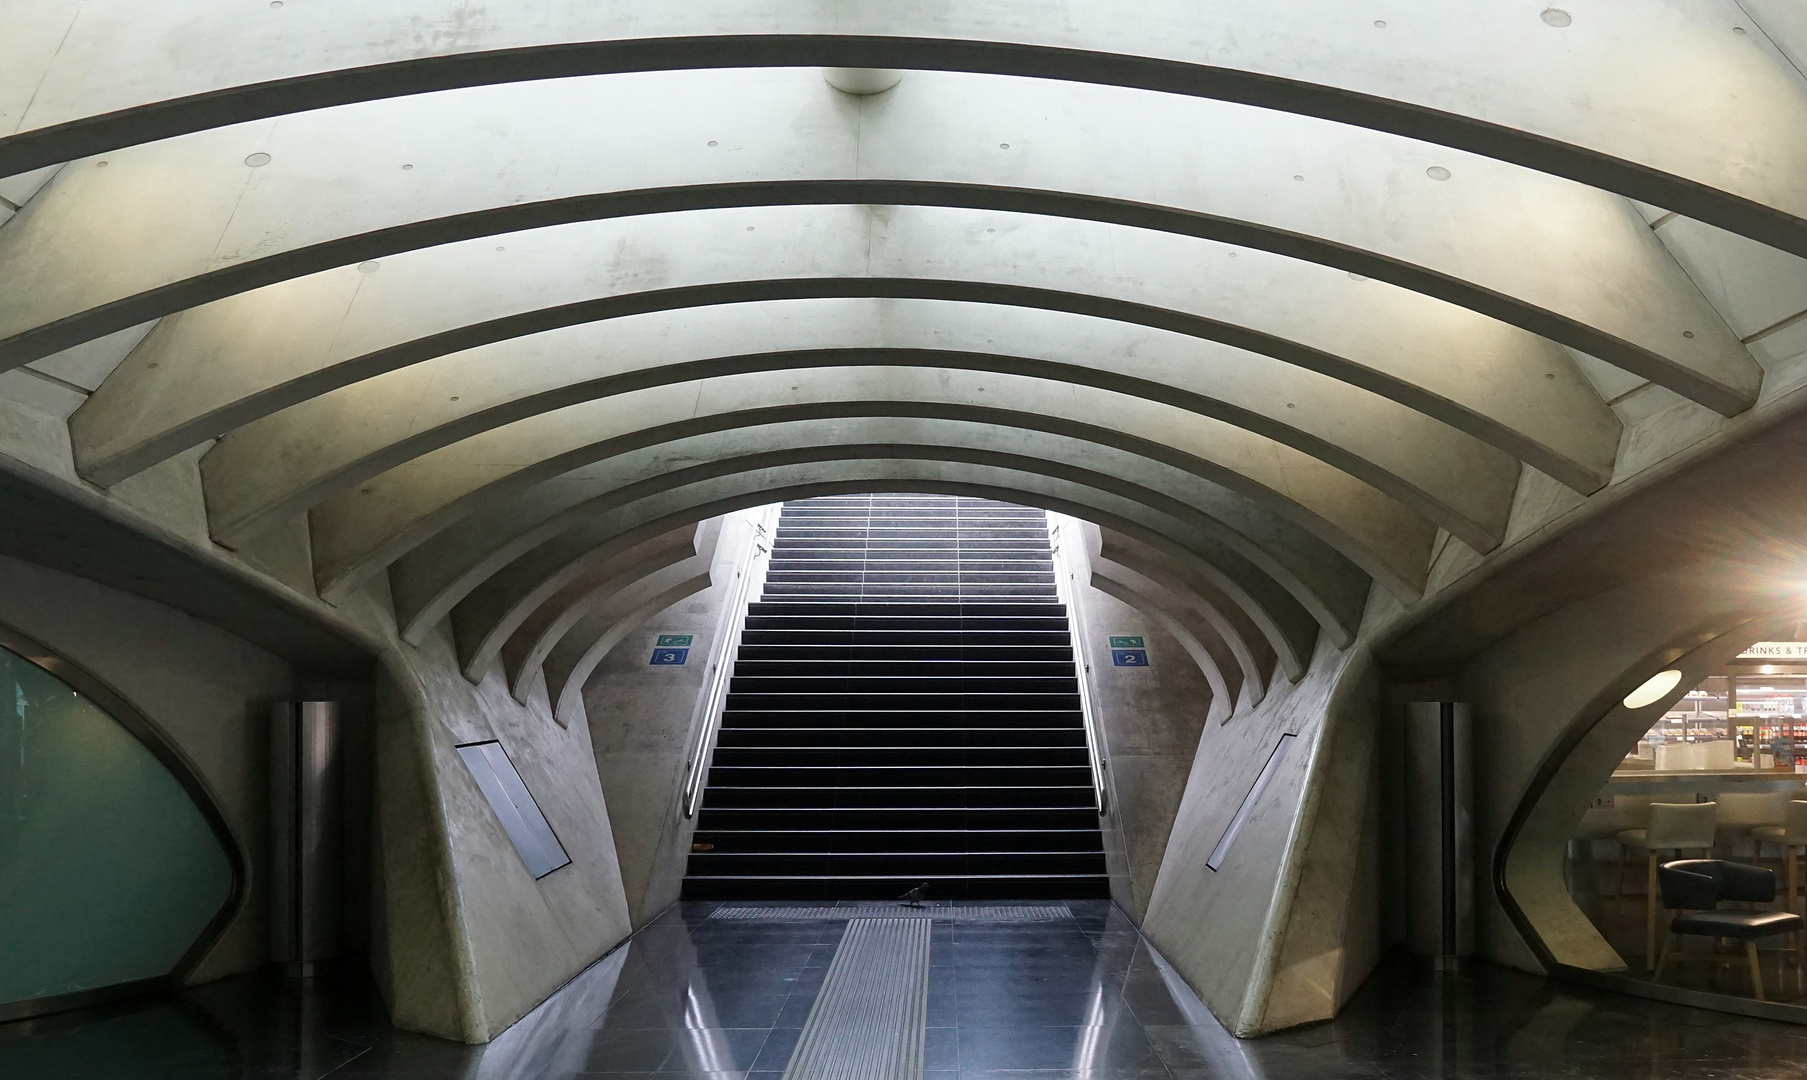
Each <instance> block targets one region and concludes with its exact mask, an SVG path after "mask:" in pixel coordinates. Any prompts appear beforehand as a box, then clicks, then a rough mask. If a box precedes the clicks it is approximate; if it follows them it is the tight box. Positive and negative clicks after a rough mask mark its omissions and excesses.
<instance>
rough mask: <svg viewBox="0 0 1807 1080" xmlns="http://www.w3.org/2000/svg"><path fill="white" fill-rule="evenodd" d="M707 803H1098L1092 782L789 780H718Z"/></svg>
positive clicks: (722, 806)
mask: <svg viewBox="0 0 1807 1080" xmlns="http://www.w3.org/2000/svg"><path fill="white" fill-rule="evenodd" d="M1088 780H1089V778H1088ZM703 805H704V806H705V807H708V808H710V809H718V810H728V809H755V810H792V809H807V808H811V807H821V808H827V807H836V808H838V807H846V808H848V809H858V808H862V807H899V808H911V809H920V810H930V809H968V810H976V809H985V808H988V807H1038V808H1041V807H1045V808H1052V807H1060V808H1066V809H1078V808H1080V807H1085V808H1088V809H1093V808H1096V806H1097V802H1096V800H1095V798H1094V793H1093V790H1092V785H1091V784H1090V783H1089V782H1088V783H1086V784H1083V785H1080V784H1074V785H1070V786H1062V787H1056V786H1049V785H1040V786H1034V787H1008V786H1001V785H1000V786H994V787H952V786H945V787H917V786H910V787H799V786H795V785H790V784H785V785H780V786H776V787H727V786H713V785H712V786H710V787H709V788H708V789H707V790H706V791H705V792H704V793H703Z"/></svg>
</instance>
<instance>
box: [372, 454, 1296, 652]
mask: <svg viewBox="0 0 1807 1080" xmlns="http://www.w3.org/2000/svg"><path fill="white" fill-rule="evenodd" d="M883 450H884V447H882V446H875V447H871V448H869V452H870V453H871V454H879V453H881V452H883ZM766 460H767V466H766V467H767V468H772V467H775V466H773V465H772V464H771V462H772V461H775V460H776V458H775V457H774V458H768V459H766ZM741 464H742V465H743V466H745V465H749V464H751V463H750V462H742V463H741ZM768 475H770V474H768ZM792 479H793V478H791V477H786V478H785V480H784V482H785V483H791V482H792ZM608 483H609V480H608V478H607V477H606V476H605V477H601V478H597V477H594V476H592V475H590V470H586V469H579V470H575V471H573V472H572V473H569V474H566V475H564V476H559V477H553V478H551V479H548V480H545V481H542V482H540V483H538V484H536V485H534V486H533V487H530V488H528V489H527V490H526V491H523V492H520V493H518V494H516V495H514V496H512V497H510V498H506V499H503V500H500V501H499V502H498V503H496V504H494V505H492V506H489V507H486V508H484V509H482V510H478V511H476V512H473V513H472V514H470V515H468V516H466V517H464V518H463V519H461V520H459V521H457V522H455V523H453V524H451V525H449V526H447V527H445V528H444V529H443V530H441V531H439V532H437V533H436V534H434V535H432V536H431V537H429V538H427V539H425V540H423V541H421V542H420V543H419V544H418V545H417V546H415V547H413V548H412V549H410V550H407V551H405V552H403V553H402V554H400V555H399V556H397V557H396V558H395V559H394V561H393V562H392V563H390V564H389V565H388V580H389V588H390V593H391V595H392V596H393V597H394V602H395V607H396V615H397V622H398V624H399V625H400V626H401V628H402V635H403V638H404V640H407V641H410V642H413V643H416V644H418V643H419V642H420V641H422V640H423V639H424V638H425V637H426V635H427V634H428V633H429V632H430V631H431V630H432V628H433V627H434V626H436V625H437V624H439V623H440V622H441V621H443V620H444V619H445V618H446V617H447V615H448V613H449V612H450V611H451V609H452V608H453V606H454V605H456V604H457V603H459V602H460V601H462V600H463V599H464V597H466V596H468V595H469V594H470V592H471V590H472V589H474V588H476V587H477V586H478V585H479V584H481V583H482V582H483V581H485V580H487V579H488V578H489V577H490V576H491V575H493V574H495V573H496V572H497V571H498V570H499V569H500V568H502V567H504V566H506V565H508V564H509V563H510V562H512V561H513V560H515V559H517V558H520V557H521V556H522V555H524V554H525V553H527V552H529V551H532V550H533V549H534V548H536V547H537V546H538V545H540V544H542V543H545V542H547V541H548V540H550V539H551V538H553V537H556V536H559V535H561V534H562V533H564V532H566V531H567V530H570V529H574V528H579V527H583V526H584V525H585V523H586V522H588V521H589V520H590V519H591V518H593V517H596V516H598V515H611V516H612V517H613V519H614V520H615V522H616V524H617V527H618V528H619V530H620V531H619V532H618V533H616V534H615V535H614V536H613V537H612V538H608V539H603V540H602V541H601V543H600V544H599V545H598V547H597V548H596V549H594V550H596V551H597V552H598V554H597V557H598V558H599V559H600V558H607V557H609V555H610V554H611V553H612V552H616V551H620V550H624V549H625V548H626V547H629V546H631V545H632V544H634V543H637V542H640V541H641V540H644V539H646V538H649V537H651V536H654V535H657V534H658V533H660V532H661V531H664V530H669V529H672V528H675V527H681V526H683V525H685V524H688V523H690V522H693V521H696V520H700V519H702V518H705V517H708V516H710V515H712V514H725V513H731V512H733V511H735V510H740V509H745V508H746V507H748V506H754V505H759V504H761V503H765V502H770V501H773V500H778V499H784V498H802V497H806V495H805V494H800V493H805V492H807V493H815V494H823V493H837V492H858V491H860V490H861V489H860V488H859V487H858V485H857V483H852V484H851V486H850V485H849V484H847V483H836V484H830V485H829V486H828V488H827V489H824V490H822V491H815V490H814V489H810V488H808V487H807V486H802V487H796V486H793V487H790V488H785V489H782V490H774V491H768V492H763V493H761V492H754V493H746V492H743V491H738V490H737V491H735V492H732V493H729V494H726V495H723V494H721V493H720V492H719V490H718V488H719V484H714V485H713V486H711V484H708V483H705V484H704V485H703V486H704V487H706V488H707V489H708V490H707V491H706V492H704V493H703V494H698V491H699V490H702V489H700V488H699V487H698V485H696V484H692V485H689V486H688V487H687V488H680V489H677V490H673V491H665V492H661V493H659V494H656V495H651V496H646V497H644V498H642V497H640V494H639V492H637V491H636V490H635V489H634V488H633V486H631V485H630V486H629V487H628V488H625V489H624V488H610V487H609V486H608ZM830 489H832V490H830ZM1019 497H1020V496H1019ZM711 500H713V501H711ZM1125 528H1126V529H1127V532H1125V531H1120V530H1121V529H1125ZM1108 534H1109V535H1110V536H1111V537H1113V538H1115V539H1116V540H1117V541H1118V542H1119V543H1134V544H1136V546H1137V551H1138V552H1141V553H1144V554H1145V555H1146V557H1147V558H1148V559H1151V560H1155V561H1161V560H1165V562H1166V563H1167V564H1169V565H1171V566H1172V568H1173V573H1174V574H1175V575H1176V576H1181V577H1184V579H1185V580H1186V581H1187V583H1188V585H1189V586H1190V587H1191V588H1192V589H1193V590H1194V591H1195V592H1196V593H1197V594H1198V595H1199V596H1201V597H1203V598H1205V599H1207V601H1208V602H1209V603H1211V604H1213V605H1215V606H1216V607H1217V608H1218V610H1219V611H1220V612H1221V613H1222V616H1223V618H1224V619H1225V620H1226V621H1227V622H1228V623H1230V624H1231V625H1232V626H1233V627H1234V628H1235V632H1236V633H1238V634H1240V635H1241V636H1242V637H1243V638H1244V639H1245V640H1246V641H1247V643H1248V647H1249V650H1250V651H1251V653H1252V654H1253V655H1254V656H1255V657H1256V662H1257V665H1258V667H1259V668H1260V670H1262V671H1263V672H1266V673H1271V672H1273V671H1274V670H1276V668H1278V669H1280V670H1282V671H1283V672H1284V673H1285V675H1286V677H1287V678H1289V679H1293V680H1297V679H1298V678H1299V677H1300V676H1301V675H1302V674H1303V672H1304V660H1303V658H1304V657H1309V656H1310V655H1311V653H1310V649H1311V645H1312V642H1313V641H1314V640H1315V637H1316V633H1317V628H1316V624H1315V623H1314V622H1313V621H1312V620H1311V619H1310V617H1309V616H1308V615H1306V613H1305V612H1304V610H1303V609H1302V608H1298V607H1297V605H1296V604H1294V603H1293V602H1292V601H1291V598H1290V597H1287V596H1286V595H1285V594H1284V593H1283V592H1280V591H1278V590H1277V589H1274V588H1272V587H1271V582H1265V581H1261V580H1256V579H1255V578H1249V579H1248V580H1246V581H1245V580H1241V579H1238V578H1237V577H1236V576H1234V575H1235V574H1237V573H1242V572H1243V571H1244V570H1246V569H1247V566H1246V564H1245V563H1243V562H1241V561H1240V560H1239V559H1238V558H1236V557H1234V555H1233V553H1230V554H1229V556H1228V557H1227V558H1226V560H1225V565H1227V566H1228V567H1229V568H1230V569H1229V570H1224V569H1220V568H1219V567H1218V566H1216V565H1212V564H1210V563H1206V562H1204V561H1202V557H1201V556H1200V555H1199V554H1198V552H1197V551H1196V550H1194V549H1193V548H1191V547H1188V546H1186V545H1185V544H1183V543H1177V542H1174V541H1172V540H1169V539H1167V538H1166V537H1165V536H1162V535H1160V534H1158V533H1156V532H1153V531H1152V530H1148V529H1145V528H1143V527H1142V526H1140V525H1138V524H1136V523H1134V522H1127V523H1124V522H1119V524H1118V526H1117V527H1113V528H1112V529H1111V530H1109V533H1108ZM1132 535H1133V536H1135V537H1136V539H1135V540H1133V541H1132V540H1130V539H1129V538H1130V536H1132ZM1191 539H1192V540H1194V541H1197V540H1199V538H1191ZM1212 547H1213V546H1212V545H1210V544H1209V543H1208V542H1205V543H1204V548H1205V550H1207V551H1209V550H1211V549H1212ZM1258 597H1259V598H1261V599H1257V598H1258ZM1264 601H1267V602H1270V603H1271V604H1272V605H1273V609H1272V610H1269V609H1267V608H1264V607H1263V602H1264Z"/></svg>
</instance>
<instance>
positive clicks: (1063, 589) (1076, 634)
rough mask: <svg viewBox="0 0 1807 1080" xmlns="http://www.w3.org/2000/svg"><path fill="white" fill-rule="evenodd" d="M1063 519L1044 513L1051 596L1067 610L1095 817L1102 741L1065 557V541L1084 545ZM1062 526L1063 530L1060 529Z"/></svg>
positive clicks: (1072, 571) (1100, 793) (1101, 790)
mask: <svg viewBox="0 0 1807 1080" xmlns="http://www.w3.org/2000/svg"><path fill="white" fill-rule="evenodd" d="M1068 521H1069V519H1067V518H1066V516H1065V515H1062V514H1055V513H1053V512H1049V513H1048V548H1049V550H1050V551H1051V552H1052V553H1053V556H1054V595H1055V598H1056V599H1058V600H1059V601H1060V602H1061V604H1062V605H1063V606H1065V607H1066V609H1067V635H1068V637H1069V638H1070V639H1071V640H1072V645H1073V662H1074V663H1075V664H1077V665H1078V671H1077V672H1075V674H1077V675H1078V676H1079V679H1078V683H1079V714H1080V717H1081V720H1082V723H1083V724H1084V727H1085V748H1086V754H1087V755H1088V757H1089V758H1090V760H1091V766H1092V795H1093V797H1094V798H1095V799H1096V800H1097V802H1098V815H1099V816H1100V817H1102V816H1104V814H1105V811H1106V809H1107V805H1106V801H1105V792H1106V788H1105V783H1104V739H1103V738H1102V736H1101V735H1100V733H1099V730H1098V711H1097V708H1096V707H1095V706H1094V704H1093V700H1092V661H1091V658H1090V656H1089V655H1088V652H1087V649H1086V633H1085V615H1084V614H1083V613H1082V612H1081V611H1080V610H1079V605H1078V604H1077V603H1075V602H1074V600H1075V596H1074V592H1073V582H1074V580H1075V578H1076V576H1077V574H1078V573H1079V571H1078V568H1077V567H1075V566H1074V564H1073V560H1072V559H1071V558H1070V557H1069V556H1068V553H1067V545H1066V541H1068V540H1072V541H1074V542H1077V543H1084V534H1083V533H1082V532H1080V530H1079V529H1078V528H1077V527H1076V526H1077V525H1078V522H1077V521H1076V520H1073V521H1072V523H1071V525H1070V526H1069V525H1068ZM1063 526H1067V527H1065V528H1063Z"/></svg>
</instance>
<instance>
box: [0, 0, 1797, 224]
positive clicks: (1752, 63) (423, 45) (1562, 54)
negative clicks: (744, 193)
mask: <svg viewBox="0 0 1807 1080" xmlns="http://www.w3.org/2000/svg"><path fill="white" fill-rule="evenodd" d="M452 12H453V6H452V5H450V4H448V3H447V2H446V0H397V2H395V3H389V4H383V5H378V6H372V7H369V8H366V9H360V10H359V11H357V12H347V11H346V10H344V9H342V8H336V7H324V6H317V5H289V6H288V7H286V8H283V9H270V8H267V7H265V6H262V5H259V6H257V7H246V6H243V5H228V4H225V3H222V2H220V0H173V2H170V3H162V4H155V5H128V4H125V3H123V2H114V3H98V4H97V3H88V4H85V5H81V6H79V8H77V7H76V6H75V5H73V4H72V3H63V4H57V3H44V4H39V5H34V6H33V7H32V8H31V9H29V10H28V11H26V12H24V13H22V14H21V15H20V16H19V17H18V18H16V19H14V20H13V23H14V24H15V25H12V26H10V27H9V29H10V30H11V31H12V33H13V35H14V38H15V42H14V43H13V44H12V47H11V49H10V50H9V60H10V62H9V64H8V65H7V66H6V68H5V69H0V70H3V72H4V74H3V75H0V116H3V117H7V118H9V119H10V124H9V127H10V128H11V129H12V131H13V134H12V135H11V136H10V137H8V138H7V139H5V140H4V141H0V174H11V173H18V172H25V171H28V170H30V169H33V168H38V167H41V166H44V165H49V164H53V163H55V162H58V161H65V160H70V159H73V158H77V157H85V156H88V155H91V154H94V153H96V152H100V151H103V150H110V149H114V148H117V147H121V146H125V145H131V144H133V143H136V142H141V141H146V140H153V139H159V138H166V137H170V136H174V135H178V134H182V133H184V132H190V131H195V130H200V129H204V128H207V127H212V126H217V125H219V124H222V123H232V122H239V121H246V120H252V119H256V118H260V117H269V116H278V115H286V114H291V113H295V112H300V111H305V110H310V109H319V108H324V107H329V106H334V105H340V104H344V103H348V102H356V101H364V100H370V99H374V98H383V97H393V96H399V95H406V94H414V93H421V92H427V91H435V90H444V89H450V88H456V87H465V86H474V85H481V84H485V83H503V82H518V81H528V80H536V79H546V78H556V77H563V76H574V75H585V74H598V73H608V72H624V71H645V70H660V69H674V68H724V67H818V66H828V67H882V68H901V69H930V70H941V69H955V70H965V71H974V72H988V73H995V74H1009V75H1020V76H1029V77H1035V78H1048V79H1055V80H1062V81H1069V82H1085V83H1098V84H1110V85H1117V86H1124V87H1133V88H1141V89H1146V90H1155V91H1160V92H1166V93H1173V94H1178V95H1184V96H1195V97H1206V98H1217V99H1222V100H1227V101H1236V102H1244V103H1248V104H1254V105H1260V106H1263V107H1268V108H1273V109H1276V110H1281V111H1286V112H1292V113H1298V114H1303V115H1310V116H1317V117H1321V118H1325V119H1330V120H1335V121H1339V122H1343V123H1348V124H1351V125H1356V126H1361V127H1366V128H1371V129H1375V130H1380V131H1389V132H1393V133H1396V134H1402V135H1409V136H1411V137H1414V138H1419V139H1424V140H1426V141H1430V142H1438V143H1442V144H1444V145H1446V146H1451V147H1455V148H1459V149H1468V150H1472V151H1475V152H1478V153H1485V154H1489V155H1491V156H1494V157H1497V158H1500V159H1502V160H1507V161H1513V162H1516V163H1519V164H1522V165H1527V166H1530V167H1533V168H1537V169H1539V170H1542V171H1546V172H1550V173H1554V174H1557V175H1563V176H1567V177H1569V178H1570V179H1574V180H1579V181H1581V182H1584V183H1588V184H1591V185H1594V186H1597V187H1601V188H1605V189H1608V190H1614V191H1618V192H1619V193H1621V194H1624V195H1627V196H1630V197H1633V198H1637V199H1641V200H1643V201H1645V202H1648V203H1651V204H1654V205H1658V206H1663V207H1667V208H1669V209H1672V210H1676V211H1678V212H1681V213H1684V214H1687V215H1688V216H1690V217H1694V218H1697V219H1700V220H1703V221H1708V222H1710V223H1712V224H1714V225H1718V226H1720V227H1722V228H1726V229H1729V230H1731V231H1733V232H1739V233H1743V234H1744V235H1747V236H1751V237H1752V238H1753V239H1758V240H1762V241H1764V242H1766V243H1771V244H1774V245H1776V246H1780V247H1784V248H1786V249H1788V250H1791V251H1793V252H1794V253H1796V254H1802V255H1807V169H1803V168H1802V167H1801V166H1802V163H1803V160H1804V157H1807V151H1804V147H1807V134H1804V133H1807V88H1804V87H1803V80H1802V78H1801V76H1800V74H1799V72H1797V71H1795V70H1794V69H1793V68H1792V67H1791V66H1790V65H1789V64H1788V62H1787V60H1786V59H1785V58H1784V57H1783V56H1782V55H1781V54H1779V53H1777V52H1776V51H1775V49H1774V48H1773V46H1769V45H1768V43H1767V39H1766V38H1764V37H1763V35H1761V34H1744V35H1735V34H1734V33H1733V30H1735V29H1736V30H1744V29H1745V28H1746V26H1747V25H1748V23H1749V19H1748V17H1747V16H1746V15H1745V14H1744V13H1743V11H1742V10H1741V9H1739V8H1738V7H1737V6H1736V5H1735V4H1732V3H1701V4H1685V5H1684V4H1675V5H1658V6H1655V7H1651V6H1647V5H1640V6H1629V7H1623V8H1602V9H1599V10H1593V11H1589V12H1587V13H1586V14H1585V16H1584V17H1583V18H1580V19H1577V20H1575V22H1574V23H1573V25H1565V26H1564V27H1562V28H1560V29H1557V28H1553V27H1552V26H1550V25H1548V24H1545V23H1544V22H1543V21H1542V20H1540V19H1538V18H1537V14H1536V12H1535V11H1533V10H1531V9H1529V8H1524V9H1521V8H1516V7H1511V6H1486V5H1482V6H1471V5H1460V6H1451V5H1447V4H1439V3H1436V2H1434V0H1403V6H1402V7H1400V8H1396V9H1394V10H1393V11H1392V13H1391V21H1392V23H1393V25H1395V26H1397V27H1398V28H1399V29H1397V30H1383V31H1379V32H1377V31H1376V29H1374V28H1373V27H1372V26H1371V25H1370V24H1369V22H1368V19H1367V16H1365V15H1364V14H1363V13H1361V12H1357V11H1353V10H1346V11H1337V10H1334V9H1331V8H1326V6H1325V5H1323V4H1321V3H1318V2H1314V0H1281V2H1276V3H1271V4H1261V5H1246V6H1244V7H1242V8H1235V9H1223V10H1220V11H1219V10H1214V11H1213V17H1212V18H1211V19H1210V20H1208V21H1207V22H1204V23H1202V24H1201V20H1200V19H1199V18H1198V11H1197V8H1196V5H1193V4H1190V3H1187V2H1185V0H1160V2H1156V3H1150V4H1145V5H1141V6H1139V7H1138V9H1137V12H1136V16H1137V17H1136V18H1135V19H1124V18H1123V17H1122V11H1121V9H1120V7H1119V6H1118V5H1116V4H1113V3H1110V2H1109V0H1078V2H1075V3H1069V4H1064V5H1062V6H1061V8H1060V16H1059V18H1051V17H1049V15H1048V13H1047V8H1046V7H1045V5H1041V4H1037V3H1033V2H1031V0H1005V2H1001V3H995V4H985V5H972V6H967V7H964V8H950V7H948V6H946V5H933V4H858V5H827V6H825V5H822V4H819V3H814V2H808V0H752V2H748V0H699V2H696V3H687V4H682V5H673V4H658V3H650V2H641V3H634V4H611V5H606V6H597V5H572V4H555V3H551V2H549V0H534V2H526V3H521V4H516V5H510V6H509V7H508V8H507V9H506V10H505V11H501V12H496V13H492V14H491V15H490V16H489V17H488V18H486V19H485V20H483V21H482V22H481V23H477V22H473V21H471V20H469V19H463V20H457V21H456V22H457V26H458V29H457V31H456V32H453V33H443V34H440V33H434V34H422V33H421V32H420V29H419V28H420V27H422V26H440V25H448V24H450V23H452V22H453V21H454V20H453V16H452ZM196 26H204V27H205V28H206V31H205V32H206V35H207V47H206V48H204V49H198V50H194V51H193V54H192V56H191V57H190V58H189V62H186V63H182V64H171V63H169V62H168V57H167V53H166V51H165V50H166V47H167V46H166V43H167V42H168V41H171V40H176V39H178V38H183V37H185V36H189V35H192V34H194V33H195V30H194V29H193V28H194V27H196ZM1641 55H1652V56H1660V57H1662V58H1663V60H1664V61H1665V62H1663V63H1626V62H1625V58H1626V57H1637V56H1641ZM1676 70H1687V71H1689V72H1691V73H1692V77H1691V78H1688V79H1675V78H1672V77H1671V73H1672V72H1674V71H1676Z"/></svg>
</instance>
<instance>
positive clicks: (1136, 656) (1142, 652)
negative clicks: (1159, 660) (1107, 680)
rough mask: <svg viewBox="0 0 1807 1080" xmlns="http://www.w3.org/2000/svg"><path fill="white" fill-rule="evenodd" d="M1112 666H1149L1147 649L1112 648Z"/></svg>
mask: <svg viewBox="0 0 1807 1080" xmlns="http://www.w3.org/2000/svg"><path fill="white" fill-rule="evenodd" d="M1111 666H1112V667H1147V666H1148V650H1147V649H1112V650H1111Z"/></svg>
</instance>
